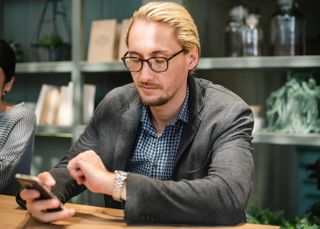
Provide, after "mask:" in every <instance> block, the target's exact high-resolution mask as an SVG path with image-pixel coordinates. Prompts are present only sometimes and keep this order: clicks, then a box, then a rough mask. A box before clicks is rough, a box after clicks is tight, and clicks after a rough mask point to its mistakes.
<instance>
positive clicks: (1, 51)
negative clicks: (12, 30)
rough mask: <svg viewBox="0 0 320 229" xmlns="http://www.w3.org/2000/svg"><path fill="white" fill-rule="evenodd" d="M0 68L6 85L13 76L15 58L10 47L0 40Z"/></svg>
mask: <svg viewBox="0 0 320 229" xmlns="http://www.w3.org/2000/svg"><path fill="white" fill-rule="evenodd" d="M0 67H1V68H2V70H3V72H4V83H5V84H6V83H8V82H9V81H10V80H11V79H12V77H13V76H15V74H16V73H15V68H16V58H15V55H14V52H13V50H12V48H11V47H10V45H9V44H8V43H7V42H5V41H4V40H2V39H0Z"/></svg>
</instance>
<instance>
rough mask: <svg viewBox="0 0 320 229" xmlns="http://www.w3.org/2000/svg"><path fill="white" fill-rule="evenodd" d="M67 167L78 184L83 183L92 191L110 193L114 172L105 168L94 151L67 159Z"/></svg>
mask: <svg viewBox="0 0 320 229" xmlns="http://www.w3.org/2000/svg"><path fill="white" fill-rule="evenodd" d="M67 168H68V170H69V173H70V175H71V176H72V177H73V179H75V180H76V181H77V183H78V184H79V185H82V184H83V185H85V186H86V187H87V188H88V189H89V190H90V191H92V192H96V193H103V194H107V195H111V194H112V187H113V183H114V179H115V174H114V173H111V172H109V171H108V170H107V169H106V167H105V166H104V164H103V162H102V160H101V158H100V157H99V156H98V155H97V154H96V153H95V152H94V151H92V150H89V151H85V152H83V153H80V154H79V155H78V156H76V157H75V158H73V159H72V160H70V161H69V163H68V166H67Z"/></svg>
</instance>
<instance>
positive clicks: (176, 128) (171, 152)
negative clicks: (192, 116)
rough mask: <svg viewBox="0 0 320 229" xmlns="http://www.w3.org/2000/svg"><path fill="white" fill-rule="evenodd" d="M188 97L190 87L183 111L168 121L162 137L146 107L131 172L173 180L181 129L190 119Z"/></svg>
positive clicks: (135, 146)
mask: <svg viewBox="0 0 320 229" xmlns="http://www.w3.org/2000/svg"><path fill="white" fill-rule="evenodd" d="M188 98H189V88H188V89H187V96H186V98H185V100H184V102H183V105H182V108H181V110H180V112H179V113H178V115H177V116H176V118H175V119H173V120H172V121H171V122H170V123H168V124H167V126H166V127H165V129H164V131H163V133H162V134H161V136H157V133H156V130H155V128H154V126H153V123H152V121H151V115H150V110H149V109H148V107H147V106H143V108H142V117H141V123H142V125H141V128H140V131H139V135H138V137H137V140H136V142H135V145H134V148H133V152H132V154H131V156H130V159H129V162H128V171H129V172H132V173H138V174H141V175H145V176H148V177H151V178H155V179H159V180H169V179H171V177H172V169H173V164H174V161H175V158H176V153H177V151H178V147H179V143H180V138H181V134H182V129H183V126H184V125H185V123H187V122H188V119H189V111H188Z"/></svg>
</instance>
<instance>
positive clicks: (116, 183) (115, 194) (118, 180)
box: [112, 170, 128, 202]
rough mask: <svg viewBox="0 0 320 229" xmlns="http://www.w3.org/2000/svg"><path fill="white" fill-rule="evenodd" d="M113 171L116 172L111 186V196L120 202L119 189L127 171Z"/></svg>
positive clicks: (120, 189)
mask: <svg viewBox="0 0 320 229" xmlns="http://www.w3.org/2000/svg"><path fill="white" fill-rule="evenodd" d="M114 173H115V174H116V177H115V180H114V183H113V188H112V198H113V199H114V200H115V201H120V202H121V191H122V188H123V185H124V183H125V181H126V179H127V176H128V173H127V172H124V171H121V170H115V171H114Z"/></svg>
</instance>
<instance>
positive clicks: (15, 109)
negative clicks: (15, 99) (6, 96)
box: [8, 102, 36, 120]
mask: <svg viewBox="0 0 320 229" xmlns="http://www.w3.org/2000/svg"><path fill="white" fill-rule="evenodd" d="M8 114H10V116H11V117H16V118H19V119H31V120H35V117H36V115H35V113H34V112H33V111H32V110H31V109H30V108H29V107H28V106H27V105H26V104H25V103H23V102H22V103H19V104H16V105H13V106H12V107H11V109H10V110H9V112H8Z"/></svg>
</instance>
